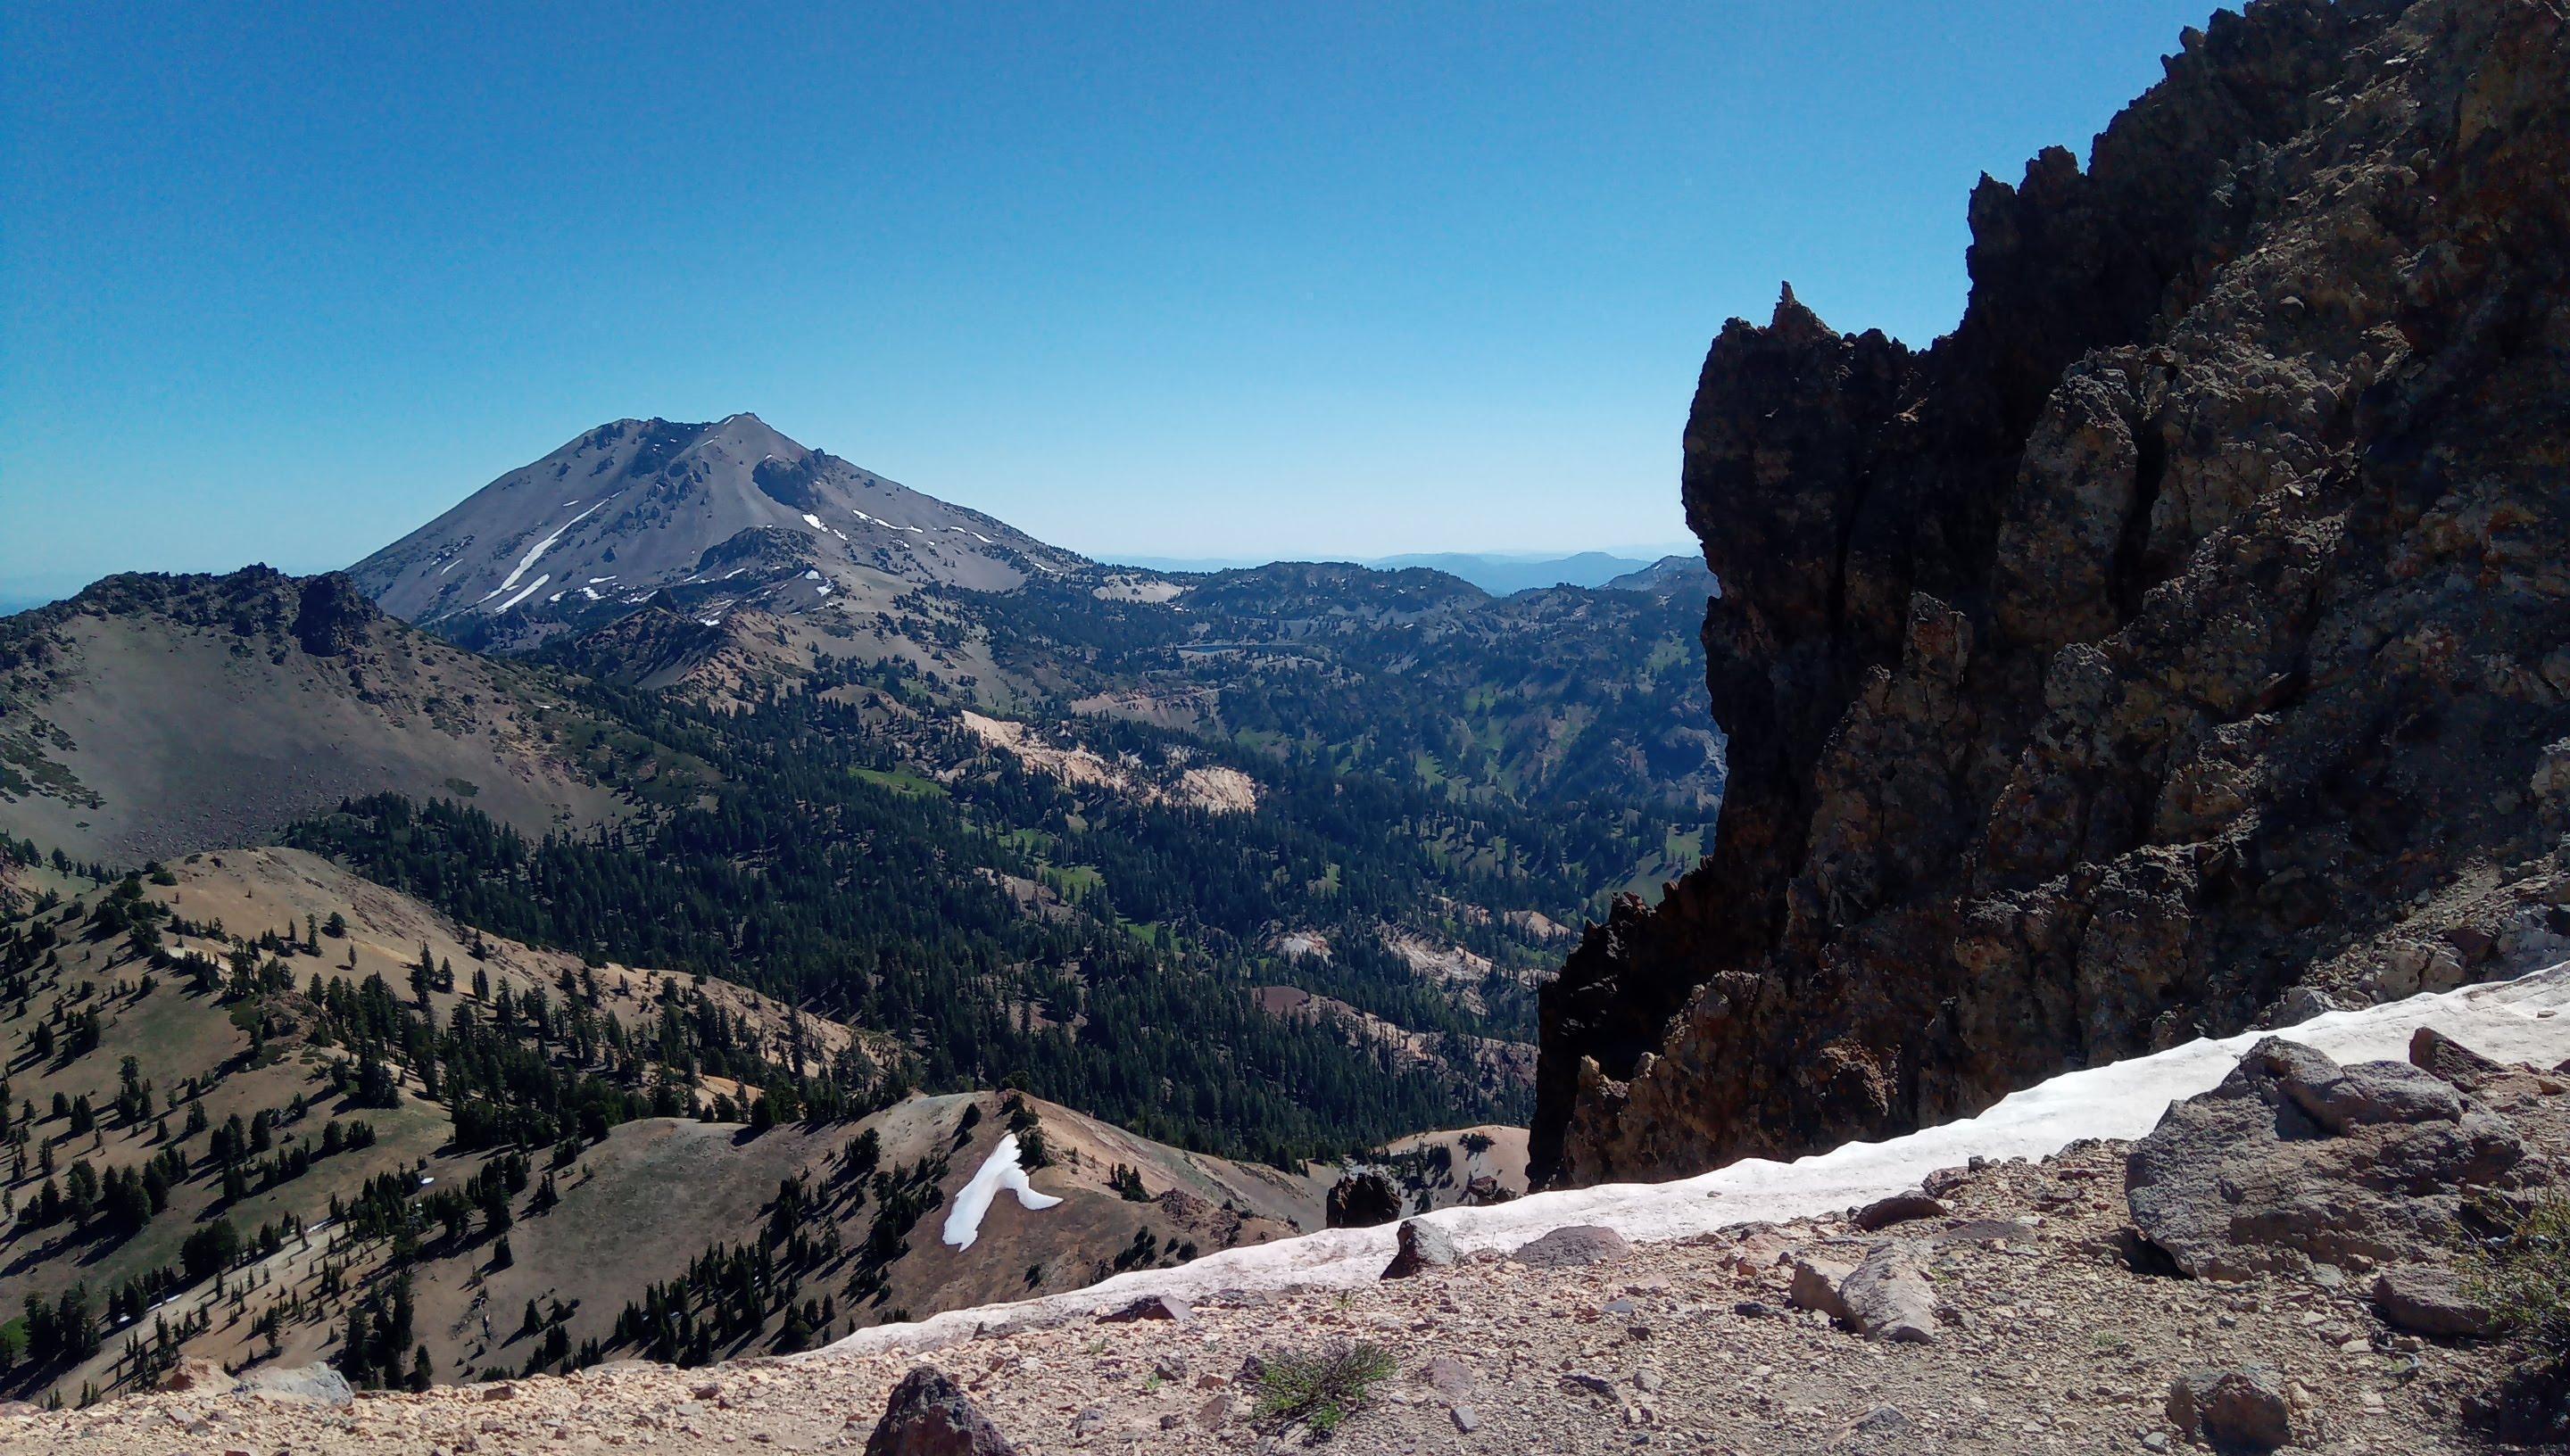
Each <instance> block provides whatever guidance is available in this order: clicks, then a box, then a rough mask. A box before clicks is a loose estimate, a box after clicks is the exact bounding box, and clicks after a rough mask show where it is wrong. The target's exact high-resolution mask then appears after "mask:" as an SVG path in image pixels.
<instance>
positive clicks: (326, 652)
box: [294, 571, 382, 657]
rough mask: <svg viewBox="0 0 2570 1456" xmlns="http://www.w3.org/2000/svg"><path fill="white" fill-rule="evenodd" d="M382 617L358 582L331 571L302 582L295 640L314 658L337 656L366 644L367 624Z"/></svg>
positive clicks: (295, 624)
mask: <svg viewBox="0 0 2570 1456" xmlns="http://www.w3.org/2000/svg"><path fill="white" fill-rule="evenodd" d="M380 615H382V613H380V612H378V611H377V610H376V609H375V604H374V603H373V602H371V601H368V600H367V599H366V594H365V593H364V592H362V591H359V590H358V589H357V583H355V582H353V581H351V580H349V579H348V578H347V576H346V575H345V574H343V573H341V572H338V571H332V572H331V573H329V574H328V575H326V576H315V577H313V578H312V579H311V580H309V581H306V582H304V583H303V595H302V597H301V600H300V602H299V605H298V609H297V610H296V612H295V614H294V639H295V640H296V641H297V642H300V643H301V644H302V645H303V650H304V651H306V652H309V653H311V654H312V655H313V656H315V657H336V656H338V655H340V654H341V653H343V652H346V651H349V650H350V649H352V648H355V647H359V646H362V645H364V644H365V640H366V627H367V625H368V624H369V623H371V622H372V621H374V620H375V618H376V617H378V616H380Z"/></svg>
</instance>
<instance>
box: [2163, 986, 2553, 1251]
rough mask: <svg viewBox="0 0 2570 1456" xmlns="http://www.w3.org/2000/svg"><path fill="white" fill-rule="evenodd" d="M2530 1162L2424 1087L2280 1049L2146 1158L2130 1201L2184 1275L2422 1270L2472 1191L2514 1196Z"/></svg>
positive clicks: (2452, 1099)
mask: <svg viewBox="0 0 2570 1456" xmlns="http://www.w3.org/2000/svg"><path fill="white" fill-rule="evenodd" d="M2525 1156H2526V1149H2525V1145H2524V1143H2523V1141H2522V1140H2521V1139H2520V1138H2518V1136H2517V1134H2516V1131H2515V1129H2513V1128H2511V1127H2510V1126H2508V1124H2507V1123H2505V1122H2504V1121H2502V1120H2500V1119H2498V1118H2496V1117H2493V1116H2491V1115H2489V1114H2488V1113H2485V1112H2482V1111H2480V1110H2478V1109H2476V1108H2472V1107H2469V1106H2468V1105H2466V1104H2465V1103H2464V1102H2463V1100H2462V1098H2461V1096H2460V1095H2459V1094H2458V1093H2456V1092H2455V1091H2454V1089H2453V1088H2452V1087H2451V1086H2449V1085H2448V1084H2446V1083H2444V1082H2441V1081H2438V1080H2437V1079H2435V1078H2434V1077H2432V1076H2430V1075H2429V1074H2427V1073H2426V1072H2423V1071H2420V1070H2419V1069H2417V1068H2415V1067H2410V1066H2406V1065H2403V1064H2400V1063H2396V1062H2373V1063H2366V1064H2363V1065H2360V1066H2355V1067H2345V1068H2342V1067H2340V1066H2339V1065H2338V1064H2337V1063H2335V1062H2332V1061H2331V1060H2330V1059H2329V1058H2328V1057H2326V1056H2324V1055H2322V1054H2321V1053H2319V1052H2317V1051H2314V1050H2312V1049H2311V1048H2309V1047H2305V1046H2300V1045H2297V1044H2295V1043H2293V1042H2289V1041H2285V1040H2282V1039H2281V1038H2277V1037H2269V1038H2267V1039H2266V1040H2264V1041H2261V1042H2260V1043H2258V1044H2257V1045H2256V1046H2255V1047H2252V1048H2251V1049H2250V1050H2249V1052H2248V1053H2247V1054H2246V1055H2244V1056H2243V1057H2242V1058H2241V1059H2240V1063H2239V1065H2238V1066H2236V1067H2234V1068H2233V1069H2232V1072H2231V1075H2230V1076H2228V1077H2226V1078H2225V1079H2223V1082H2222V1085H2221V1086H2219V1087H2216V1088H2215V1089H2214V1090H2212V1091H2211V1092H2207V1093H2205V1094H2203V1095H2202V1096H2198V1097H2191V1098H2188V1099H2187V1100H2186V1101H2184V1102H2181V1103H2178V1104H2176V1105H2175V1106H2172V1107H2171V1108H2170V1109H2169V1110H2168V1112H2167V1113H2166V1115H2164V1116H2163V1117H2162V1118H2161V1119H2160V1123H2159V1126H2158V1127H2156V1128H2154V1129H2153V1130H2152V1131H2151V1134H2150V1136H2148V1137H2146V1138H2144V1139H2142V1140H2141V1141H2140V1142H2139V1143H2136V1144H2134V1145H2133V1150H2132V1152H2131V1154H2130V1155H2129V1156H2128V1157H2127V1158H2126V1160H2125V1168H2124V1193H2125V1198H2126V1200H2127V1201H2128V1202H2129V1204H2130V1205H2131V1209H2132V1215H2133V1225H2134V1227H2135V1228H2136V1229H2137V1230H2138V1231H2139V1232H2140V1234H2141V1236H2142V1238H2144V1239H2145V1240H2147V1241H2149V1243H2150V1244H2151V1245H2152V1246H2153V1247H2155V1248H2157V1249H2158V1250H2160V1251H2162V1252H2164V1253H2165V1254H2167V1255H2168V1257H2169V1258H2170V1260H2171V1261H2173V1262H2174V1263H2175V1264H2176V1265H2177V1267H2178V1268H2179V1269H2180V1270H2181V1271H2183V1272H2185V1273H2187V1274H2194V1275H2196V1276H2198V1277H2205V1278H2224V1279H2239V1278H2248V1277H2251V1276H2253V1275H2256V1274H2302V1273H2305V1272H2307V1271H2308V1270H2309V1268H2310V1266H2311V1265H2312V1264H2313V1263H2315V1262H2318V1263H2327V1264H2335V1265H2339V1266H2341V1267H2343V1268H2344V1267H2349V1266H2359V1267H2360V1266H2363V1265H2367V1264H2373V1265H2381V1264H2398V1263H2407V1262H2414V1261H2417V1260H2420V1259H2422V1258H2424V1257H2426V1256H2427V1255H2428V1254H2429V1253H2431V1252H2432V1251H2435V1250H2437V1249H2440V1248H2443V1247H2446V1246H2448V1245H2449V1244H2450V1243H2451V1242H2452V1239H2453V1238H2454V1236H2455V1231H2456V1224H2455V1219H2456V1216H2457V1214H2458V1213H2459V1211H2460V1209H2461V1204H2462V1198H2463V1195H2464V1194H2465V1193H2466V1192H2467V1191H2469V1190H2471V1189H2473V1188H2479V1187H2507V1186H2511V1185H2512V1184H2513V1182H2514V1181H2515V1179H2516V1174H2515V1172H2514V1170H2516V1169H2517V1167H2518V1165H2520V1164H2521V1163H2522V1162H2523V1161H2524V1159H2525Z"/></svg>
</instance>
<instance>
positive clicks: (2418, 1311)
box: [2373, 1264, 2491, 1339]
mask: <svg viewBox="0 0 2570 1456" xmlns="http://www.w3.org/2000/svg"><path fill="white" fill-rule="evenodd" d="M2373 1304H2374V1307H2375V1308H2377V1309H2380V1310H2381V1311H2382V1317H2383V1318H2384V1319H2386V1320H2388V1321H2390V1322H2391V1323H2392V1324H2393V1325H2394V1326H2395V1327H2397V1328H2400V1329H2405V1330H2408V1331H2409V1332H2410V1333H2412V1334H2426V1335H2434V1336H2436V1337H2437V1338H2439V1339H2455V1338H2478V1337H2479V1336H2481V1335H2485V1334H2488V1333H2489V1332H2490V1329H2491V1324H2490V1311H2489V1306H2488V1305H2486V1304H2483V1303H2482V1302H2481V1301H2480V1300H2478V1299H2475V1298H2473V1297H2472V1296H2471V1294H2470V1293H2469V1292H2468V1291H2466V1290H2465V1288H2464V1287H2463V1276H2462V1275H2461V1274H2457V1273H2455V1272H2454V1271H2453V1270H2451V1269H2449V1268H2446V1267H2445V1266H2443V1265H2434V1264H2410V1265H2401V1266H2399V1267H2398V1268H2395V1269H2386V1270H2384V1271H2383V1272H2382V1273H2381V1274H2377V1275H2375V1276H2374V1280H2373Z"/></svg>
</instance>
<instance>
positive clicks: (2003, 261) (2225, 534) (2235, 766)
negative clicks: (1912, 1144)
mask: <svg viewBox="0 0 2570 1456" xmlns="http://www.w3.org/2000/svg"><path fill="white" fill-rule="evenodd" d="M2566 35H2570V21H2565V16H2564V11H2563V8H2562V7H2561V6H2560V5H2559V4H2557V3H2551V0H2415V3H2408V4H2401V3H2394V0H2348V3H2342V4H2328V3H2322V0H2263V3H2259V4H2254V5H2252V6H2250V7H2249V8H2248V10H2247V12H2246V13H2245V14H2244V15H2228V14H2226V15H2222V16H2217V17H2216V18H2215V20H2214V21H2213V22H2212V24H2211V25H2210V26H2209V27H2208V28H2207V29H2206V30H2205V31H2203V32H2201V33H2198V32H2189V33H2188V34H2187V36H2186V37H2185V39H2184V47H2183V50H2182V52H2181V53H2180V54H2179V55H2177V56H2175V57H2173V58H2171V59H2169V60H2168V61H2167V63H2166V68H2167V75H2166V78H2165V80H2164V81H2163V82H2162V83H2161V84H2160V85H2159V86H2157V87H2155V88H2153V89H2152V90H2151V91H2150V92H2149V93H2148V94H2147V95H2145V96H2144V97H2143V98H2142V99H2141V100H2139V101H2138V102H2136V103H2134V104H2133V105H2132V106H2131V107H2129V108H2127V109H2126V110H2125V111H2124V113H2123V114H2122V115H2120V116H2119V117H2117V118H2116V120H2115V121H2114V123H2113V124H2112V125H2111V126H2110V127H2109V128H2108V130H2107V131H2106V132H2105V133H2104V134H2103V135H2101V136H2100V137H2098V138H2097V140H2096V143H2095V147H2094V150H2093V153H2092V157H2091V161H2090V165H2089V167H2088V168H2087V169H2086V170H2085V171H2082V170H2081V169H2080V168H2079V166H2078V164H2077V161H2076V159H2074V158H2073V157H2072V156H2071V155H2070V154H2069V153H2067V152H2063V151H2059V150H2054V151H2048V152H2046V153H2045V154H2043V155H2042V156H2041V157H2039V158H2037V159H2036V160H2035V161H2034V162H2033V163H2032V164H2031V165H2030V166H2029V167H2028V169H2027V171H2026V175H2025V180H2024V181H2023V182H2021V183H2020V184H2018V185H2017V186H2014V187H2009V186H2006V185H2004V184H2002V183H2000V182H1994V181H1990V180H1987V179H1984V180H1983V181H1982V182H1981V183H1980V185H1979V186H1978V187H1977V188H1976V189H1975V191H1974V192H1973V195H1972V198H1971V209H1970V221H1971V233H1972V244H1971V251H1970V255H1969V268H1970V276H1971V285H1972V286H1971V297H1970V302H1969V305H1968V307H1967V309H1966V311H1965V314H1964V317H1963V320H1962V322H1961V324H1960V325H1959V326H1958V327H1957V329H1956V330H1955V332H1954V333H1953V334H1951V335H1949V336H1947V337H1945V338H1943V339H1940V340H1938V341H1937V342H1936V344H1935V345H1934V346H1933V347H1932V348H1929V349H1928V350H1926V351H1924V352H1918V351H1913V350H1910V349H1908V348H1906V347H1904V346H1903V345H1902V344H1900V343H1898V342H1895V341H1893V340H1891V339H1888V338H1886V337H1884V336H1883V335H1882V334H1880V333H1866V334H1862V335H1842V334H1839V333H1836V332H1834V331H1832V330H1831V329H1830V328H1829V327H1827V326H1826V325H1824V324H1823V323H1822V321H1821V320H1820V319H1819V318H1817V317H1815V316H1814V315H1813V313H1812V312H1811V311H1810V310H1809V309H1807V308H1805V307H1803V306H1802V305H1801V304H1800V303H1798V302H1797V301H1796V300H1795V298H1794V297H1793V295H1792V293H1791V291H1790V290H1788V291H1787V293H1786V294H1785V296H1784V299H1783V301H1782V302H1781V303H1780V304H1779V305H1778V306H1777V309H1776V313H1775V317H1774V320H1773V321H1772V322H1771V323H1770V324H1768V325H1767V326H1766V327H1764V328H1760V327H1756V326H1753V325H1751V324H1748V323H1745V322H1741V321H1738V320H1734V321H1733V322H1732V323H1730V324H1729V325H1727V326H1726V327H1725V328H1724V329H1723V331H1722V334H1721V336H1720V337H1719V338H1718V339H1716V340H1715V342H1714V344H1713V348H1712V351H1711V353H1710V354H1709V356H1708V357H1707V359H1706V361H1705V366H1704V372H1703V376H1702V378H1701V380H1700V382H1699V384H1698V387H1697V392H1696V397H1695V403H1694V408H1693V411H1692V413H1691V415H1690V417H1689V419H1688V422H1687V430H1686V441H1685V473H1684V497H1685V503H1686V509H1687V515H1688V520H1689V523H1690V525H1691V526H1692V527H1693V528H1694V530H1695V532H1696V534H1697V535H1698V536H1699V537H1700V538H1701V539H1702V541H1703V542H1704V546H1705V556H1706V560H1707V561H1708V563H1709V564H1710V565H1711V566H1712V567H1713V569H1714V571H1715V572H1716V573H1717V574H1718V576H1719V577H1720V579H1721V581H1722V583H1723V594H1722V596H1721V597H1719V598H1718V599H1716V600H1715V601H1714V602H1713V603H1712V605H1711V607H1710V609H1709V611H1708V613H1707V616H1706V621H1705V628H1704V640H1705V645H1706V648H1707V653H1708V678H1709V683H1710V687H1711V691H1712V701H1713V711H1714V716H1715V718H1716V719H1717V720H1718V721H1719V722H1720V723H1721V724H1722V726H1723V727H1724V728H1725V729H1726V730H1728V732H1729V734H1730V752H1731V765H1730V771H1731V777H1730V786H1729V790H1728V798H1727V801H1726V803H1725V805H1724V808H1723V812H1722V818H1721V823H1720V833H1719V843H1718V845H1717V847H1716V849H1715V851H1714V853H1713V855H1712V857H1711V858H1710V859H1709V860H1708V861H1707V862H1706V863H1705V864H1704V865H1703V866H1702V867H1701V868H1699V869H1698V870H1697V871H1695V872H1694V873H1693V874H1691V875H1689V876H1688V877H1687V878H1686V879H1684V880H1683V881H1681V882H1679V883H1678V884H1677V885H1676V886H1675V887H1673V888H1672V889H1671V891H1670V892H1669V894H1668V895H1667V896H1666V897H1665V899H1664V900H1663V902H1662V903H1661V904H1660V905H1658V906H1657V907H1655V908H1645V907H1644V906H1643V905H1642V904H1641V903H1640V902H1638V901H1632V900H1627V901H1625V902H1623V903H1621V904H1619V905H1617V906H1616V907H1615V909H1614V910H1613V912H1612V914H1611V916H1610V917H1609V919H1608V920H1607V922H1606V923H1605V924H1603V925H1600V926H1597V927H1594V928H1592V929H1591V930H1590V931H1589V933H1588V935H1587V937H1586V938H1585V939H1584V940H1583V942H1582V943H1581V945H1580V946H1579V948H1578V949H1577V951H1576V952H1575V953H1574V954H1573V955H1572V956H1571V957H1570V960H1569V962H1568V964H1567V965H1566V966H1565V967H1564V969H1563V971H1562V973H1561V975H1560V977H1559V978H1558V979H1557V980H1555V981H1554V982H1552V983H1551V984H1549V985H1548V986H1547V987H1546V988H1545V991H1544V995H1543V1032H1542V1037H1543V1040H1542V1066H1541V1071H1540V1075H1539V1085H1538V1108H1537V1115H1536V1123H1535V1129H1534V1137H1533V1158H1534V1165H1535V1171H1536V1173H1537V1175H1538V1176H1539V1177H1546V1178H1549V1179H1550V1180H1551V1181H1553V1182H1555V1183H1557V1184H1558V1183H1589V1182H1597V1181H1602V1180H1607V1179H1623V1178H1655V1177H1668V1176H1675V1175H1679V1174H1684V1173H1689V1172H1694V1171H1698V1170H1700V1169H1703V1168H1706V1167H1709V1166H1713V1165H1715V1164H1718V1163H1721V1162H1725V1161H1728V1160H1729V1159H1731V1158H1733V1157H1737V1156H1741V1155H1746V1154H1767V1155H1791V1154H1797V1153H1801V1152H1806V1151H1809V1150H1811V1149H1813V1148H1816V1147H1820V1146H1825V1145H1828V1144H1831V1143H1834V1142H1838V1141H1842V1140H1845V1139H1848V1138H1852V1137H1867V1138H1871V1137H1880V1136H1883V1135H1886V1134H1890V1133H1894V1132H1897V1131H1900V1130H1903V1129H1907V1128H1910V1127H1914V1126H1917V1125H1920V1124H1923V1123H1928V1122H1934V1121H1938V1120H1942V1119H1944V1118H1947V1117H1950V1116H1955V1115H1959V1114H1964V1113H1969V1112H1972V1111H1975V1110H1977V1109H1979V1108H1981V1107H1984V1106H1986V1105H1987V1104H1989V1103H1991V1102H1993V1101H1995V1100H1997V1099H1998V1098H1999V1097H2001V1096H2003V1095H2005V1093H2007V1092H2008V1091H2010V1090H2012V1089H2013V1088H2016V1087H2019V1086H2023V1085H2026V1084H2029V1083H2031V1082H2034V1081H2036V1080H2039V1079H2041V1078H2043V1077H2046V1076H2049V1075H2051V1074H2053V1073H2055V1072H2057V1071H2060V1070H2062V1069H2063V1068H2065V1067H2067V1066H2076V1065H2082V1064H2089V1063H2094V1062H2098V1061H2103V1060H2108V1059H2112V1058H2117V1057H2122V1056H2126V1055H2130V1054H2133V1053H2136V1052H2141V1051H2146V1050H2149V1049H2151V1048H2153V1047H2158V1046H2164V1045H2167V1044H2170V1043H2172V1042H2175V1041H2178V1040H2181V1039H2184V1038H2187V1037H2191V1036H2195V1035H2198V1034H2201V1033H2206V1032H2216V1033H2222V1032H2231V1031H2236V1030H2239V1029H2241V1028H2243V1027H2245V1026H2248V1025H2251V1024H2253V1023H2256V1022H2259V1021H2261V1020H2266V1021H2271V1022H2274V1021H2282V1020H2290V1019H2292V1014H2291V1013H2293V1012H2298V1011H2301V1010H2305V1009H2309V1008H2312V1007H2316V1006H2319V1005H2322V1004H2325V1002H2324V1001H2323V1000H2322V999H2321V997H2322V996H2324V995H2329V996H2336V997H2339V998H2355V997H2361V996H2365V995H2377V996H2378V995H2388V994H2397V993H2402V992H2404V991H2405V990H2408V989H2415V988H2416V987H2417V986H2418V985H2420V984H2421V983H2425V984H2428V985H2434V984H2438V983H2451V982H2455V981H2459V980H2460V979H2462V978H2465V977H2467V976H2486V975H2492V974H2498V973H2501V972H2502V971H2503V970H2506V969H2510V968H2516V967H2521V966H2523V965H2525V964H2528V963H2531V962H2532V961H2534V960H2536V959H2539V958H2542V957H2545V956H2550V957H2551V958H2558V956H2559V953H2560V952H2562V951H2563V950H2564V949H2565V942H2564V941H2563V939H2562V936H2561V932H2562V931H2563V930H2565V929H2570V915H2565V913H2564V911H2563V910H2561V908H2560V907H2561V905H2562V903H2563V902H2564V901H2565V900H2570V877H2565V876H2563V874H2562V871H2563V869H2564V861H2563V858H2562V850H2561V845H2562V834H2563V831H2564V829H2565V828H2570V291H2566V290H2565V281H2564V271H2565V262H2570V188H2565V181H2564V180H2565V178H2570V39H2565V36H2566Z"/></svg>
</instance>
